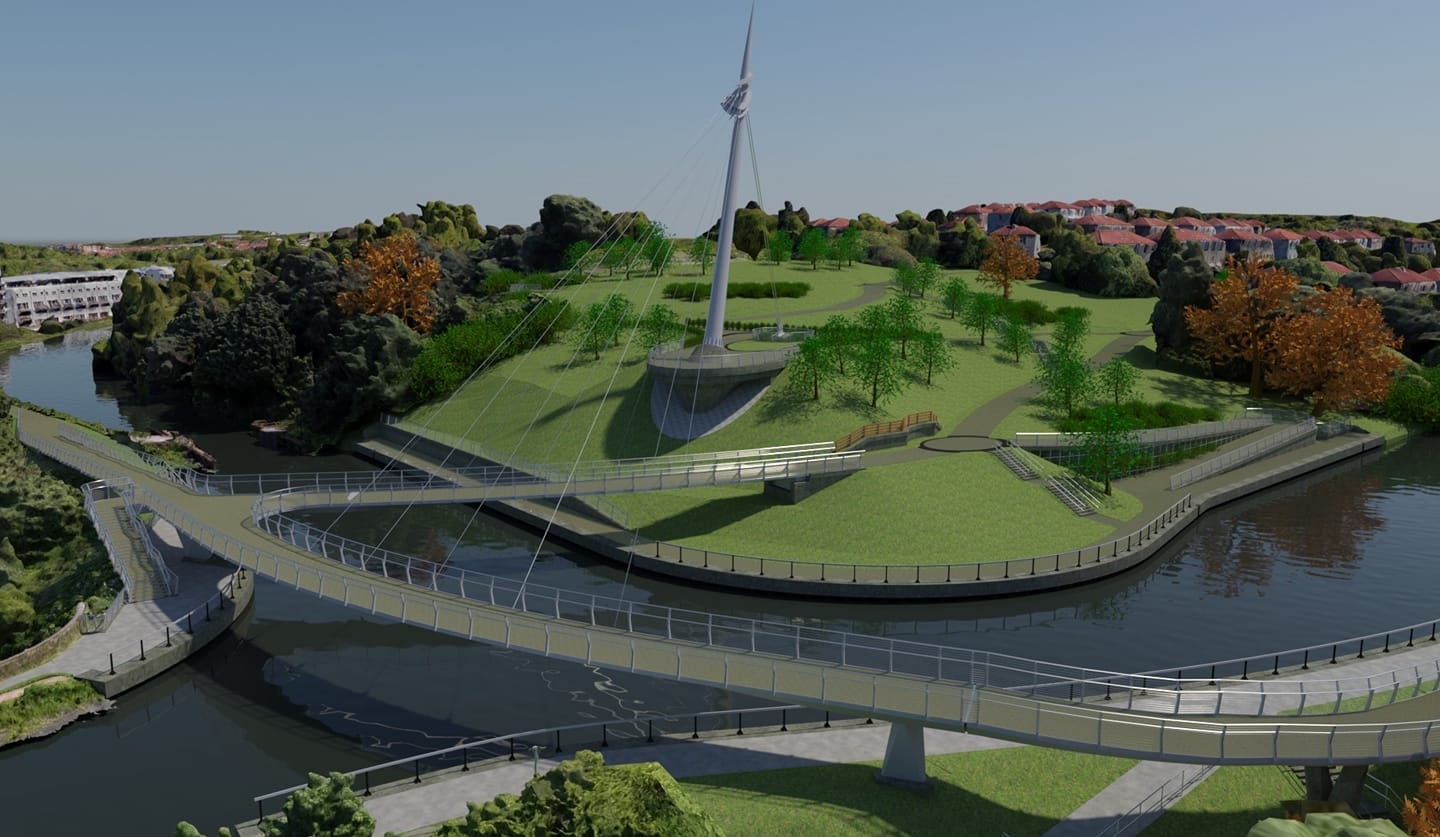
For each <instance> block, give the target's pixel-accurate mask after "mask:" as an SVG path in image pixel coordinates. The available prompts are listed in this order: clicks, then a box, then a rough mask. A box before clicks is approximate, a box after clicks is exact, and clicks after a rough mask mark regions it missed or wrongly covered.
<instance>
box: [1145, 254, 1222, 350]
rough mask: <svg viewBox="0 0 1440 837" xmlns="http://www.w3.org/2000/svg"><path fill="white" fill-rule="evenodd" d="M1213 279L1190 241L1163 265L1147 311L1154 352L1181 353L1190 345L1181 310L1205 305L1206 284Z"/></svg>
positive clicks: (1188, 331)
mask: <svg viewBox="0 0 1440 837" xmlns="http://www.w3.org/2000/svg"><path fill="white" fill-rule="evenodd" d="M1151 264H1154V262H1153V261H1152V262H1151ZM1214 281H1215V273H1214V271H1212V270H1210V265H1208V264H1206V263H1205V254H1204V253H1202V252H1201V251H1200V249H1199V248H1198V247H1196V246H1195V245H1193V244H1192V245H1190V246H1188V247H1186V248H1185V249H1184V250H1183V251H1182V253H1181V255H1180V256H1179V257H1175V258H1171V259H1170V263H1169V264H1167V265H1164V266H1163V268H1162V269H1161V271H1160V285H1159V288H1158V290H1157V292H1158V296H1159V299H1158V300H1156V302H1155V307H1154V308H1153V309H1152V310H1151V312H1150V328H1151V330H1153V331H1154V332H1155V348H1156V350H1157V351H1162V352H1166V351H1168V352H1183V351H1185V350H1186V349H1188V348H1189V347H1190V328H1189V326H1187V325H1186V324H1185V309H1186V308H1188V307H1190V306H1195V307H1201V308H1203V307H1205V306H1207V305H1209V304H1210V285H1211V284H1212V283H1214Z"/></svg>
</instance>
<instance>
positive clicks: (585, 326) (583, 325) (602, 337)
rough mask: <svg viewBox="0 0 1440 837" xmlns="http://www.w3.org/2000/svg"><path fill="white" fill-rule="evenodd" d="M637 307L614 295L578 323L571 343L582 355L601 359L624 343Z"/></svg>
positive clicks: (594, 305) (594, 304) (593, 306)
mask: <svg viewBox="0 0 1440 837" xmlns="http://www.w3.org/2000/svg"><path fill="white" fill-rule="evenodd" d="M633 311H634V304H633V303H631V302H630V299H629V298H628V297H625V296H622V295H620V294H611V295H610V296H609V297H608V298H607V299H606V300H605V301H604V302H592V303H590V304H589V305H587V306H585V310H583V311H581V312H580V315H579V316H578V317H576V319H575V325H574V326H573V327H572V328H571V330H570V333H571V339H572V340H573V341H574V342H575V345H576V347H577V348H579V349H580V351H582V352H589V353H590V354H592V355H593V356H594V358H595V360H599V359H600V352H601V350H603V349H604V348H605V347H607V346H613V345H616V344H618V343H619V342H620V335H621V333H622V332H623V331H624V329H625V326H626V325H628V324H629V322H630V320H631V318H632V317H633Z"/></svg>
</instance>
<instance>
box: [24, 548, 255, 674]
mask: <svg viewBox="0 0 1440 837" xmlns="http://www.w3.org/2000/svg"><path fill="white" fill-rule="evenodd" d="M169 566H170V569H171V570H173V571H174V572H175V574H176V575H178V576H180V593H179V594H178V595H175V596H168V597H166V598H163V599H153V600H151V601H148V602H132V603H130V604H126V605H124V606H123V607H121V608H120V613H119V614H118V615H117V616H116V617H115V621H114V622H112V623H110V628H109V629H108V630H106V631H105V632H104V633H100V634H84V635H82V636H81V637H80V638H79V639H77V640H75V641H74V642H73V643H71V644H70V646H69V647H68V648H66V649H65V650H64V651H61V652H60V653H59V654H57V655H56V656H55V657H53V658H51V659H50V660H47V661H46V662H44V663H41V664H40V665H38V666H35V667H34V668H31V669H26V670H25V671H22V672H20V673H19V674H16V675H14V676H12V677H9V678H7V679H4V680H0V692H3V691H6V690H7V689H8V688H9V687H10V686H13V685H16V684H18V683H24V682H26V681H28V680H33V679H35V678H36V677H40V676H41V675H45V674H83V673H84V672H87V671H99V670H105V669H108V668H109V667H110V655H111V654H114V655H115V662H117V663H118V662H121V661H123V660H128V659H130V658H131V657H135V656H138V655H139V654H140V642H141V641H142V640H143V641H144V642H145V646H146V647H147V648H153V647H155V645H156V644H158V643H163V642H164V641H165V627H166V626H167V625H170V624H173V623H174V621H175V620H176V619H180V618H181V617H183V616H184V615H185V614H186V613H189V612H190V611H192V610H194V609H195V608H197V607H200V606H201V605H203V604H204V603H205V600H206V599H208V598H210V597H211V596H213V595H215V593H216V592H218V591H219V590H220V589H221V588H222V587H223V586H224V584H225V581H226V580H227V579H229V578H230V576H231V575H232V574H233V573H234V572H235V568H234V566H232V565H230V564H227V563H225V562H223V561H219V560H214V561H211V560H204V561H197V560H192V559H188V558H186V559H171V560H170V561H169Z"/></svg>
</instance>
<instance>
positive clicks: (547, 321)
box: [411, 299, 575, 400]
mask: <svg viewBox="0 0 1440 837" xmlns="http://www.w3.org/2000/svg"><path fill="white" fill-rule="evenodd" d="M574 320H575V312H574V311H573V310H572V309H571V308H570V307H569V306H568V305H566V304H565V303H563V302H559V301H557V300H549V299H547V300H545V301H543V302H541V303H539V304H538V305H536V306H535V307H534V308H532V309H531V310H530V311H529V312H528V316H527V312H526V311H525V310H523V309H520V308H502V309H497V310H496V311H493V312H491V313H490V314H489V315H488V316H486V317H484V318H482V319H479V320H472V321H470V322H467V323H460V324H459V325H454V326H451V327H450V328H447V329H445V331H443V332H442V333H440V334H438V335H436V336H435V337H432V338H431V339H430V341H429V342H428V343H426V344H425V348H424V349H422V350H421V351H420V355H419V357H417V358H415V366H414V370H413V378H412V381H411V387H412V390H411V391H412V393H413V394H414V396H415V397H416V398H419V399H421V400H428V399H431V398H436V397H439V396H442V395H448V394H449V393H451V392H454V391H455V389H456V388H457V387H459V386H460V385H461V384H462V383H464V382H465V379H466V378H468V377H469V376H470V374H471V373H472V372H474V371H475V370H476V369H478V368H480V367H481V366H488V365H492V364H494V363H497V362H499V361H501V360H504V359H505V358H508V357H513V356H514V355H516V354H519V353H520V352H523V351H527V350H529V349H530V348H532V347H534V346H537V345H544V344H547V343H554V342H555V341H556V340H557V339H559V337H560V335H561V334H563V333H564V332H565V331H566V330H567V329H569V328H570V325H571V323H573V322H574Z"/></svg>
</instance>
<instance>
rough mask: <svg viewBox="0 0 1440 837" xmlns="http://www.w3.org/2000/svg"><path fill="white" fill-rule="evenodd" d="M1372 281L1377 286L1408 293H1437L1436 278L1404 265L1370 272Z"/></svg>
mask: <svg viewBox="0 0 1440 837" xmlns="http://www.w3.org/2000/svg"><path fill="white" fill-rule="evenodd" d="M1370 281H1372V282H1374V283H1375V285H1376V287H1380V288H1393V289H1394V290H1397V291H1404V292H1405V293H1407V294H1433V293H1435V279H1434V278H1432V277H1427V276H1424V275H1422V274H1419V273H1416V272H1415V271H1413V270H1407V269H1405V268H1403V267H1387V268H1385V269H1384V270H1377V271H1375V272H1374V273H1372V274H1370Z"/></svg>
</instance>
